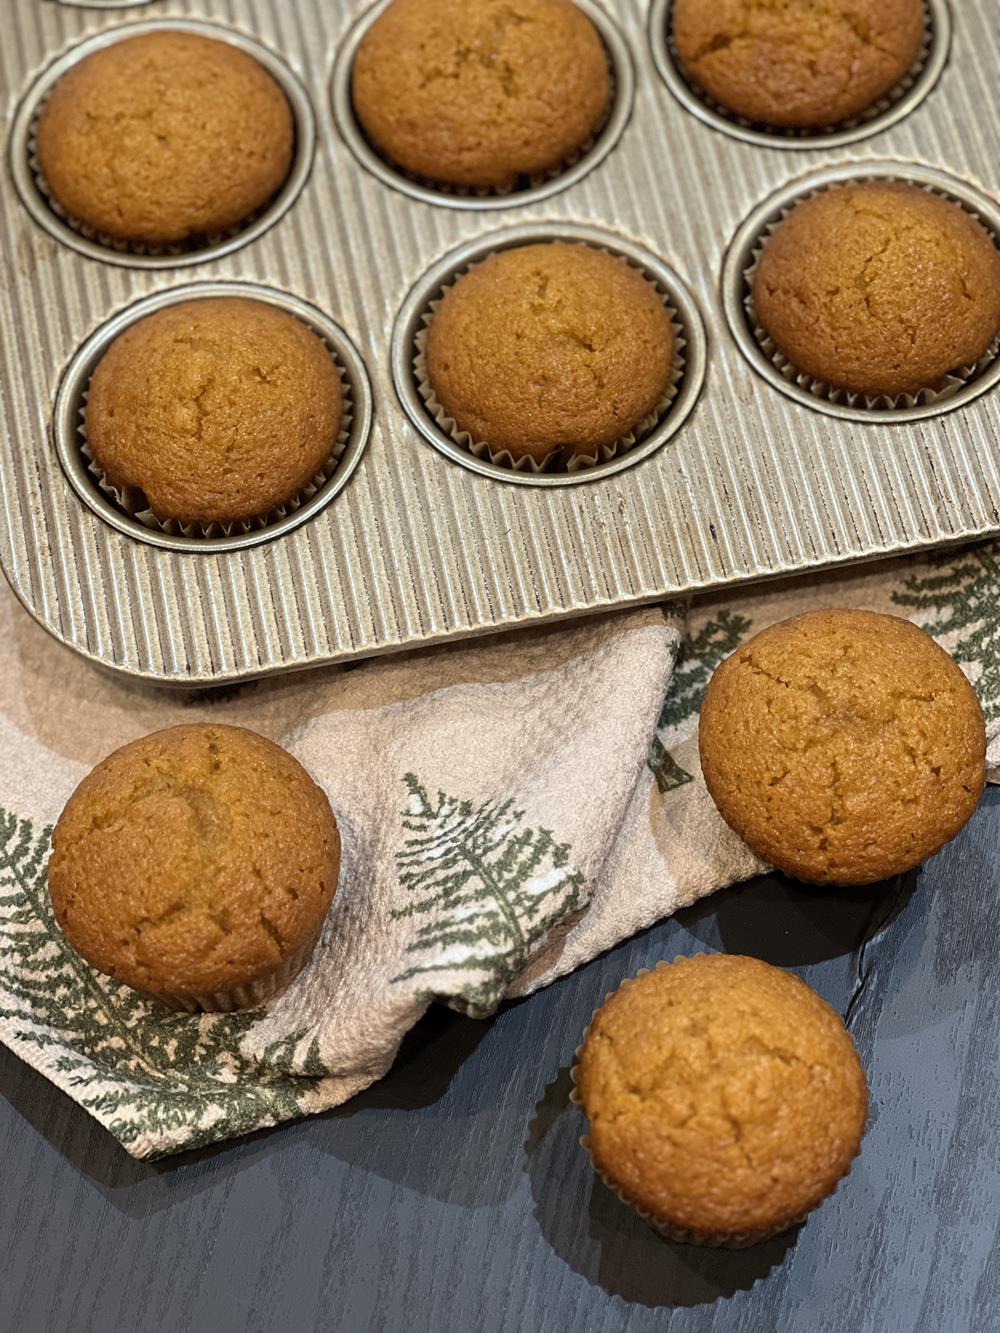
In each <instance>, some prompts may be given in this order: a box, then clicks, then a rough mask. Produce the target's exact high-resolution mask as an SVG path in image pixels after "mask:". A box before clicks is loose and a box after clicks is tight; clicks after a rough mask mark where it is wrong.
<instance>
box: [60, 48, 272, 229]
mask: <svg viewBox="0 0 1000 1333" xmlns="http://www.w3.org/2000/svg"><path fill="white" fill-rule="evenodd" d="M37 145H38V147H37V152H38V162H39V166H40V168H41V172H42V176H43V177H44V180H45V183H46V186H47V188H48V190H49V191H50V193H51V195H52V197H53V198H54V199H55V201H56V202H57V203H58V204H59V206H60V207H61V208H62V209H63V210H64V211H65V212H66V213H67V214H68V216H69V217H70V218H72V219H73V220H75V221H76V222H78V223H82V224H83V225H84V226H86V227H89V228H91V229H92V230H93V231H95V232H97V233H99V234H100V235H103V236H107V237H110V238H113V239H115V240H120V241H127V242H130V243H132V244H135V245H152V246H167V245H171V244H177V243H182V242H190V241H197V240H200V239H203V238H205V237H209V236H212V235H215V234H217V233H220V232H227V231H231V230H232V229H233V228H235V227H237V226H239V224H240V223H242V222H244V221H246V219H247V218H249V217H250V216H251V215H252V214H253V213H255V212H256V211H257V210H258V209H260V208H262V207H263V206H264V205H265V204H266V203H268V201H269V200H270V199H271V198H272V197H273V196H274V194H276V193H277V191H278V190H279V189H280V188H281V186H282V184H283V183H284V181H285V178H286V177H287V175H288V172H289V168H290V167H291V163H292V151H293V146H294V122H293V117H292V111H291V108H290V106H289V105H288V100H287V98H286V97H285V94H284V93H283V92H282V90H281V88H280V87H279V85H278V84H277V83H276V82H275V80H274V79H273V78H272V77H271V75H270V74H268V73H267V71H266V70H265V69H264V68H263V67H262V66H261V65H260V64H259V63H258V62H257V61H256V60H254V59H253V58H252V57H251V56H248V55H246V54H245V53H244V52H243V51H240V50H238V49H237V48H236V47H234V46H231V45H229V43H227V42H224V41H217V40H215V39H213V38H210V37H200V36H197V35H195V34H194V33H189V32H171V31H161V32H151V33H148V34H145V35H143V36H139V37H128V38H124V39H123V40H121V41H116V42H114V43H112V44H111V45H110V46H106V47H103V48H102V49H100V50H98V51H95V52H94V53H93V55H89V56H86V57H85V58H84V59H83V60H81V61H80V62H79V64H76V65H74V66H73V67H72V68H71V69H69V70H68V71H67V72H66V73H65V74H64V75H63V76H62V78H61V79H60V80H59V82H58V83H57V84H56V86H55V89H54V90H53V92H52V94H51V96H50V97H49V99H48V101H47V102H46V103H45V106H44V109H43V111H42V114H41V117H40V119H39V122H38V129H37Z"/></svg>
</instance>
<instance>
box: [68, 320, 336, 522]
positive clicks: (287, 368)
mask: <svg viewBox="0 0 1000 1333" xmlns="http://www.w3.org/2000/svg"><path fill="white" fill-rule="evenodd" d="M342 412H343V391H342V389H341V382H340V377H339V375H338V372H337V369H336V367H335V365H334V362H333V359H332V357H331V356H330V353H329V351H328V350H327V348H326V346H325V345H324V343H322V342H321V341H320V339H319V338H318V337H317V336H316V334H315V333H313V332H312V330H311V329H308V328H306V326H305V325H304V324H303V323H301V322H300V321H299V320H297V319H295V318H294V316H292V315H289V314H287V313H286V312H285V311H283V310H279V309H277V308H276V307H275V306H271V305H268V304H267V303H266V302H263V301H253V300H248V299H246V298H243V297H229V296H226V297H206V298H203V299H199V300H193V301H183V302H178V303H177V304H176V305H171V306H167V307H166V308H165V309H163V310H160V311H157V312H156V313H155V314H153V315H149V316H147V317H146V318H145V319H142V320H139V321H138V322H137V323H136V324H133V325H132V326H131V327H130V328H128V329H126V330H125V332H124V333H122V334H121V335H120V336H119V337H118V338H117V339H116V340H115V341H114V342H113V343H112V344H111V346H110V347H109V349H108V351H107V352H106V353H105V354H104V356H103V358H102V359H101V361H100V362H99V363H98V366H97V369H96V370H95V371H94V374H93V377H92V379H91V384H90V393H89V397H88V400H87V406H86V409H85V425H86V432H87V440H88V443H89V445H90V449H91V452H92V454H93V456H94V459H95V461H96V462H97V463H98V464H99V465H100V467H101V468H102V469H103V470H104V472H105V474H106V476H107V478H108V480H109V481H110V482H111V483H112V484H113V485H114V486H117V487H125V486H128V487H134V488H137V489H139V490H141V491H143V492H144V493H145V496H146V498H147V500H148V502H149V505H150V507H151V508H152V510H153V512H154V513H155V514H156V515H157V516H158V517H159V518H161V519H175V520H177V521H178V522H181V523H202V524H211V523H216V522H218V523H229V522H235V521H238V520H242V519H250V518H254V517H256V516H262V515H264V514H266V513H267V512H268V511H269V510H271V509H274V508H275V507H277V506H280V505H282V504H284V503H285V502H286V501H288V500H291V499H292V498H293V497H294V496H295V495H297V494H298V492H299V491H300V490H301V489H302V488H303V487H304V486H305V485H306V484H307V483H308V482H309V481H310V480H311V479H312V478H313V477H314V476H315V475H316V474H317V473H318V472H319V471H320V470H321V469H322V468H323V467H324V465H325V464H326V463H327V461H328V460H329V458H330V455H331V451H332V449H333V447H334V444H335V442H336V439H337V435H338V432H339V430H340V422H341V417H342Z"/></svg>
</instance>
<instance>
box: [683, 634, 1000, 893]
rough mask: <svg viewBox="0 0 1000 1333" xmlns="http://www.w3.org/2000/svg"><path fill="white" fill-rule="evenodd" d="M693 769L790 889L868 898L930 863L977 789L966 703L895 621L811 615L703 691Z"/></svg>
mask: <svg viewBox="0 0 1000 1333" xmlns="http://www.w3.org/2000/svg"><path fill="white" fill-rule="evenodd" d="M699 746H700V751H701V765H702V771H703V773H704V776H705V782H706V785H707V786H708V790H709V793H710V795H711V796H712V798H713V800H714V801H715V803H716V805H717V806H718V809H719V812H720V814H721V815H722V817H723V819H725V820H726V822H727V823H728V824H729V825H730V826H731V827H732V828H733V829H734V830H735V831H736V832H737V833H738V834H739V835H740V837H741V838H743V840H744V841H745V842H746V843H747V844H748V845H749V847H750V848H751V849H752V850H753V851H754V852H755V853H756V854H757V855H758V856H760V857H761V858H762V859H764V860H765V861H768V862H770V864H771V865H774V866H776V867H777V868H778V869H779V870H783V871H784V872H785V873H786V874H789V875H793V876H795V877H796V878H797V879H802V880H806V881H809V882H812V883H819V884H843V885H851V884H870V883H875V882H877V881H878V880H882V879H888V878H889V877H890V876H892V875H897V874H901V873H903V872H904V871H907V870H910V869H912V868H913V867H915V866H917V865H919V864H920V863H921V861H923V860H925V859H926V858H927V857H928V856H930V855H932V854H933V853H934V852H936V851H937V850H938V849H939V848H940V847H942V846H943V845H944V844H945V843H946V842H948V841H949V840H950V839H951V838H953V837H954V836H955V835H956V833H958V832H959V830H960V829H961V828H962V827H963V826H964V825H965V824H966V823H967V821H968V820H969V819H970V818H971V816H972V814H973V813H974V811H975V809H976V806H977V805H978V803H979V800H980V797H981V796H982V793H983V788H984V786H985V780H986V728H985V723H984V721H983V713H982V709H981V708H980V706H979V700H978V699H977V698H976V694H975V691H974V690H973V688H972V686H971V685H970V684H969V682H968V681H967V680H966V678H965V676H964V674H963V673H962V671H961V670H960V669H959V667H958V666H957V665H956V664H955V662H953V661H952V659H951V658H950V657H949V656H948V654H947V653H946V652H945V651H944V649H943V648H939V647H938V645H937V644H936V643H935V642H934V640H933V639H932V638H931V637H930V636H929V635H927V634H925V633H924V632H923V631H922V630H920V629H918V628H917V627H916V626H915V625H913V624H911V623H910V622H909V621H908V620H901V619H898V618H897V617H896V616H887V615H877V614H875V613H873V612H868V611H838V610H831V611H812V612H808V613H807V614H805V615H801V616H795V617H793V618H792V619H791V620H785V621H782V622H781V623H780V624H777V625H772V626H770V627H769V628H768V629H765V630H762V631H761V632H760V633H759V634H757V635H755V636H754V637H753V638H752V639H750V640H749V642H747V643H745V644H744V645H743V646H742V647H741V648H739V649H738V650H737V651H736V652H735V653H734V654H733V655H732V656H731V657H728V658H727V659H726V660H725V661H724V662H723V663H722V664H721V665H720V666H719V667H718V669H717V670H716V672H715V674H714V675H713V677H712V680H711V682H710V684H709V687H708V690H707V692H706V695H705V700H704V703H703V705H702V710H701V720H700V725H699Z"/></svg>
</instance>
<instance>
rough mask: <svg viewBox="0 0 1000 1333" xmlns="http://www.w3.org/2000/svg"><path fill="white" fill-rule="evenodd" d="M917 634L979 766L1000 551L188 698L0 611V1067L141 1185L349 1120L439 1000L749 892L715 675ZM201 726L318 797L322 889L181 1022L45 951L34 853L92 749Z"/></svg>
mask: <svg viewBox="0 0 1000 1333" xmlns="http://www.w3.org/2000/svg"><path fill="white" fill-rule="evenodd" d="M821 606H850V607H864V608H868V609H871V610H878V611H891V612H895V613H896V614H899V615H905V616H909V617H911V618H912V619H913V620H915V621H916V622H917V623H918V624H921V625H923V626H925V627H926V628H927V629H929V630H930V631H931V632H932V633H933V634H934V635H935V637H937V638H938V640H939V641H940V642H941V643H942V644H943V645H944V646H945V647H946V648H947V649H948V650H949V651H950V652H951V653H952V654H953V655H954V656H955V657H957V659H958V660H959V662H960V663H961V664H962V666H963V667H964V668H965V669H966V671H967V672H968V674H969V675H970V677H971V678H972V680H973V682H974V683H975V684H976V686H977V688H978V690H979V693H980V697H981V699H982V701H983V704H984V707H985V709H986V713H987V718H988V720H989V724H990V737H991V762H992V763H994V764H997V763H1000V739H998V736H1000V546H980V547H977V548H974V549H971V550H968V551H965V552H962V553H959V554H955V553H950V554H948V555H947V556H945V557H935V558H931V559H924V560H920V561H915V560H909V561H905V562H896V563H892V564H883V565H879V566H873V567H870V568H869V569H868V570H866V571H863V572H860V573H858V572H855V573H853V574H848V575H843V574H841V575H832V576H831V575H827V576H825V577H823V578H816V579H799V580H797V581H790V582H786V583H783V584H780V585H779V584H774V585H770V586H766V587H764V588H762V589H760V590H757V591H754V592H750V593H747V592H743V593H742V594H740V595H732V594H731V595H729V596H725V597H716V598H711V599H707V600H702V601H699V602H698V603H696V605H695V606H694V608H693V609H692V610H691V611H690V613H689V614H688V615H687V616H685V614H684V613H683V611H682V610H681V609H679V608H671V609H667V610H661V609H655V608H654V609H648V610H642V611H634V612H626V613H621V614H617V615H609V616H605V617H602V618H600V619H591V620H587V621H581V622H578V623H576V624H572V625H570V626H569V627H562V628H554V629H548V630H533V631H526V632H523V633H521V634H516V635H511V636H507V637H505V638H502V639H493V640H491V641H489V642H488V643H487V642H480V643H472V644H469V645H466V646H460V647H453V648H444V649H435V650H431V651H427V652H423V653H418V654H415V655H411V656H408V657H399V658H395V659H387V660H383V661H376V662H371V663H368V664H365V665H362V666H358V667H353V668H331V669H327V670H323V671H319V672H315V673H312V674H303V675H298V676H291V677H281V678H277V679H275V680H272V681H265V682H260V683H257V684H251V685H246V686H243V687H239V688H236V689H231V690H228V691H224V692H215V693H214V694H210V695H205V694H202V695H201V696H192V697H190V698H186V697H183V696H179V695H177V694H173V693H167V692H164V691H157V690H155V689H152V688H149V687H146V686H139V685H133V684H130V683H128V682H123V681H120V680H118V679H115V678H112V677H111V676H108V675H104V674H102V673H99V672H98V671H96V670H95V669H94V668H92V667H90V666H89V665H87V664H86V663H84V662H83V661H81V660H79V659H77V658H76V657H74V656H73V655H71V654H70V653H69V652H68V651H67V650H65V649H63V648H61V647H59V646H58V645H57V644H56V643H55V642H54V641H53V640H51V639H49V638H48V637H47V636H46V635H45V633H44V632H43V631H42V630H40V629H39V628H37V627H36V626H35V625H34V624H33V623H32V622H31V621H30V620H29V619H28V617H27V616H26V614H25V613H24V612H23V611H22V610H21V609H20V607H18V605H17V604H16V603H15V601H14V599H13V597H12V595H11V594H10V593H9V592H8V591H7V590H6V589H5V588H4V589H3V590H2V591H0V742H2V745H3V753H4V763H3V764H2V765H0V1040H2V1041H3V1042H4V1043H5V1044H6V1045H8V1046H9V1047H10V1048H11V1049H12V1050H13V1051H15V1052H16V1053H17V1054H18V1055H19V1056H20V1057H21V1058H22V1059H23V1060H26V1061H27V1062H28V1063H29V1064H30V1065H32V1066H33V1067H34V1068H35V1069H37V1070H39V1071H40V1072H41V1073H42V1074H44V1075H45V1076H46V1077H47V1078H49V1079H51V1080H52V1082H53V1083H55V1084H57V1085H58V1086H59V1087H60V1088H62V1089H63V1090H64V1091H65V1092H67V1093H68V1094H69V1095H70V1096H71V1097H72V1098H74V1100H75V1101H77V1102H78V1103H79V1104H80V1105H81V1106H82V1107H83V1108H85V1109H86V1110H87V1111H88V1112H89V1113H90V1114H91V1115H93V1116H94V1117H95V1118H96V1119H97V1120H99V1121H100V1122H101V1124H103V1125H104V1126H106V1127H107V1128H108V1129H109V1130H110V1131H111V1133H112V1134H114V1135H115V1136H116V1137H117V1138H118V1139H119V1140H120V1141H121V1143H122V1144H123V1145H124V1147H125V1148H126V1149H127V1150H128V1151H129V1152H130V1153H132V1154H134V1155H135V1156H137V1157H152V1156H156V1155H159V1154H164V1153H170V1152H176V1151H179V1150H180V1149H183V1148H191V1147H196V1146H199V1145H202V1144H206V1143H210V1142H213V1141H215V1140H218V1139H225V1138H229V1137H232V1136H234V1135H237V1134H245V1133H248V1132H249V1131H251V1130H254V1129H258V1128H260V1127H262V1126H266V1125H272V1124H275V1123H277V1122H279V1121H282V1120H288V1119H292V1118H294V1117H296V1116H302V1115H308V1114H310V1113H311V1112H315V1111H322V1110H325V1109H326V1108H328V1107H331V1106H336V1105H338V1104H339V1103H341V1102H343V1101H345V1100H347V1098H349V1097H351V1096H353V1095H354V1094H355V1093H357V1092H359V1091H361V1089H363V1088H365V1087H367V1086H368V1085H369V1084H371V1083H372V1082H374V1081H375V1080H376V1079H379V1078H381V1077H382V1076H383V1075H384V1074H385V1073H386V1071H387V1070H388V1068H389V1066H390V1065H391V1063H392V1060H393V1057H394V1054H395V1052H396V1050H397V1048H398V1046H399V1043H400V1041H401V1040H402V1038H403V1035H404V1034H405V1033H406V1031H407V1030H408V1029H409V1028H410V1027H411V1026H412V1025H413V1024H414V1023H416V1022H417V1020H418V1019H419V1018H420V1017H421V1015H422V1014H423V1013H424V1011H425V1010H426V1008H427V1006H428V1005H429V1004H430V1003H431V1002H432V1001H434V1000H440V1001H442V1002H444V1003H446V1004H449V1005H451V1006H452V1007H453V1008H456V1009H460V1010H464V1011H466V1012H468V1013H470V1014H472V1015H477V1016H478V1015H485V1014H488V1013H490V1012H492V1010H493V1009H495V1008H496V1006H497V1005H498V1004H499V1003H500V1001H501V1000H502V999H503V998H504V997H505V996H515V995H525V994H528V993H530V992H531V991H532V990H534V989H536V988H537V987H539V986H544V985H545V984H547V983H548V982H550V981H552V980H554V979H555V978H556V977H558V976H561V975H562V974H564V973H565V972H568V971H570V970H571V969H573V968H575V967H578V966H579V965H580V964H581V963H584V962H586V961H587V960H588V959H590V958H593V957H594V955H595V954H597V953H600V952H601V951H602V950H604V949H607V948H609V947H610V946H611V945H613V944H616V943H617V942H618V941H619V940H622V939H624V938H625V937H627V936H629V935H631V934H633V933H634V932H636V931H638V930H641V929H643V928H644V927H645V926H648V925H650V924H651V923H652V922H654V921H657V920H659V919H660V918H662V917H665V916H668V915H670V913H672V912H675V911H677V909H678V908H680V907H683V906H685V905H686V904H688V903H691V902H693V901H694V900H695V899H697V898H700V897H702V896H703V895H705V894H708V893H711V892H713V890H715V889H718V888H721V887H722V886H723V885H726V884H730V883H733V882H734V881H736V880H740V879H743V878H746V877H747V876H750V875H753V874H755V873H756V872H758V871H759V870H760V869H761V868H762V867H761V864H760V863H759V862H758V861H757V860H756V859H755V858H754V857H753V856H752V855H751V853H750V852H749V851H748V850H747V848H746V847H745V846H743V844H742V843H741V842H740V841H739V839H738V838H736V837H735V835H734V834H733V833H731V832H730V831H729V829H727V828H726V826H725V825H724V824H723V823H722V821H721V819H720V818H719V816H718V814H717V813H716V811H715V808H714V806H713V805H712V802H711V800H710V799H709V797H708V795H707V793H706V791H705V787H704V783H703V782H702V779H701V774H700V771H699V768H698V758H697V744H696V736H695V733H696V727H697V716H698V708H699V705H700V702H701V697H702V694H703V691H704V688H705V685H706V684H707V682H708V679H709V676H710V675H711V672H712V670H713V668H714V667H715V665H716V663H717V662H718V661H720V660H721V658H723V657H724V656H726V655H727V654H728V653H730V652H732V651H733V649H734V648H736V647H737V645H738V644H739V643H740V642H741V641H742V640H744V639H745V638H746V637H748V636H749V635H750V634H753V633H755V632H756V631H757V630H760V629H762V628H763V627H764V626H765V625H768V624H771V623H772V622H774V621H776V620H781V619H784V618H785V617H786V616H789V615H793V614H795V613H796V612H799V611H803V610H806V609H809V608H814V607H821ZM200 719H211V720H213V721H216V722H226V723H234V724H239V725H242V726H247V727H251V728H254V729H255V730H257V731H260V732H263V733H264V734H265V735H267V736H270V737H272V738H273V739H274V740H276V741H279V742H281V743H282V744H283V745H285V746H287V747H288V748H289V749H290V750H291V751H292V752H293V753H294V754H296V755H297V756H298V758H299V759H300V760H301V761H302V762H303V763H304V764H305V765H306V767H307V768H308V769H309V770H310V772H311V773H312V774H313V776H314V777H315V778H316V779H317V781H318V782H320V783H321V784H322V785H323V786H324V787H325V788H326V791H327V792H328V794H329V797H330V800H331V803H332V804H333V808H334V810H335V812H336V815H337V818H338V820H339V822H340V825H341V829H342V832H343V837H344V851H345V859H344V867H343V874H342V879H341V884H340V888H339V890H338V893H337V897H336V899H335V901H334V906H333V909H332V911H331V914H330V916H329V919H328V921H327V924H326V928H325V930H324V932H323V938H322V941H321V943H320V946H319V948H318V949H317V951H316V954H315V955H314V957H313V960H312V962H311V963H310V965H309V966H308V967H307V969H306V971H305V972H304V973H303V974H302V976H301V977H299V979H298V980H297V981H296V982H295V983H294V984H293V986H292V988H291V989H290V990H289V991H288V992H287V993H286V994H285V995H284V996H282V997H280V998H279V999H277V1000H276V1001H274V1002H273V1003H272V1004H271V1006H270V1007H269V1009H268V1010H267V1011H266V1012H260V1013H255V1014H249V1015H246V1014H244V1015H235V1016H233V1015H217V1016H206V1017H201V1018H191V1017H188V1016H186V1015H177V1014H173V1013H170V1012H168V1011H166V1010H164V1009H162V1008H160V1007H159V1006H157V1005H155V1004H153V1003H150V1002H147V1001H144V1000H142V999H140V998H139V997H138V996H137V995H136V994H135V993H134V992H132V991H130V990H128V989H126V988H125V987H122V986H118V985H115V984H114V983H112V982H110V981H108V980H106V979H105V978H103V977H101V976H99V975H98V974H97V973H95V972H94V971H92V970H91V969H90V968H89V967H87V966H86V964H85V963H83V961H82V960H81V959H80V958H78V957H77V956H76V955H75V954H74V953H73V952H72V950H70V949H69V948H68V946H67V945H66V944H65V942H64V941H63V939H62V936H61V935H60V934H59V932H58V930H57V929H56V928H55V926H54V924H53V921H52V916H51V912H50V910H49V905H48V894H47V890H46V880H45V871H46V860H47V857H48V845H49V831H50V827H51V825H52V823H53V822H54V821H55V819H56V818H57V817H58V815H59V812H60V810H61V809H62V806H63V804H64V803H65V801H66V799H67V797H68V796H69V794H70V792H71V791H72V790H73V788H74V787H75V786H76V784H77V783H78V782H79V781H80V779H81V778H82V777H83V776H84V775H85V774H86V773H87V772H88V771H89V769H90V768H91V767H92V766H93V765H94V764H95V763H97V761H98V760H100V759H101V758H103V756H104V755H105V754H107V753H108V751H110V750H112V749H114V748H115V747H116V746H119V745H122V744H124V743H125V742H126V741H130V740H132V739H134V738H135V737H137V736H141V735H144V734H145V733H147V732H149V731H153V730H155V729H156V728H159V727H165V726H170V725H173V724H174V723H177V722H182V721H195V720H200Z"/></svg>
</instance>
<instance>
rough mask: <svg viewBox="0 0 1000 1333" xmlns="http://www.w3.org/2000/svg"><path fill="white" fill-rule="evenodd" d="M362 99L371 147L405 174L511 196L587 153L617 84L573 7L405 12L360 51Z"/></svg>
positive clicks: (373, 33)
mask: <svg viewBox="0 0 1000 1333" xmlns="http://www.w3.org/2000/svg"><path fill="white" fill-rule="evenodd" d="M351 94H352V97H353V101H354V111H355V114H356V115H357V118H358V120H359V122H360V124H361V127H362V129H363V130H364V132H365V134H366V135H367V136H368V139H369V140H370V141H371V143H372V144H373V145H374V147H375V148H376V149H377V151H378V152H379V153H381V154H382V155H383V156H384V157H385V158H387V159H388V160H389V161H390V162H392V163H394V164H395V165H396V166H398V167H402V169H403V170H404V171H408V172H410V173H412V174H413V175H415V176H420V177H423V178H424V179H426V180H430V181H432V182H435V183H437V184H442V185H452V186H466V187H470V188H474V189H482V190H490V189H496V190H506V189H510V188H511V187H513V186H514V185H516V184H517V183H518V182H519V181H520V180H522V179H523V178H525V177H530V176H535V175H539V174H542V173H545V172H549V171H552V170H554V169H556V168H558V167H559V166H560V165H561V164H562V163H564V162H565V161H566V160H567V159H568V158H570V157H572V156H573V154H575V153H577V152H578V151H579V150H580V149H581V148H583V146H584V145H585V144H586V142H587V140H588V139H590V138H591V136H592V135H593V134H594V133H595V132H596V130H597V129H598V127H599V125H600V123H601V121H602V119H603V117H604V115H605V113H606V111H607V109H608V104H609V102H610V99H611V83H610V77H609V73H608V59H607V55H606V53H605V50H604V46H603V43H602V42H601V39H600V37H599V36H598V33H597V29H596V28H595V27H594V25H593V24H592V23H591V21H590V20H589V19H588V18H587V17H586V16H585V15H584V14H583V13H581V11H580V10H579V9H578V8H577V7H576V5H574V4H572V3H571V0H393V3H392V4H391V5H389V7H388V9H386V11H385V12H384V13H383V14H381V15H380V16H379V18H378V19H377V20H376V21H375V22H374V23H373V24H372V26H371V27H370V28H369V30H368V32H367V33H366V34H365V36H364V38H363V40H362V41H361V44H360V45H359V47H358V50H357V54H356V55H355V57H354V64H353V68H352V70H351Z"/></svg>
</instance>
